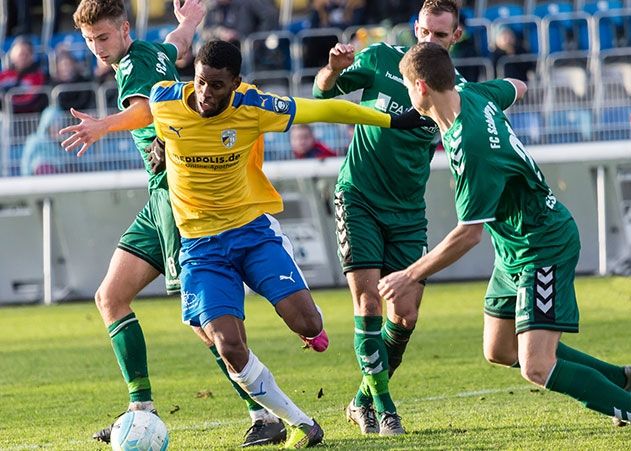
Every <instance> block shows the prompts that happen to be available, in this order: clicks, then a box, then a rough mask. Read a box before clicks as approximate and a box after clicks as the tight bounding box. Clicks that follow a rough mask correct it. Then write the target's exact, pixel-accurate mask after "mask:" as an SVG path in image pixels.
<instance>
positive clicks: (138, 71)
mask: <svg viewBox="0 0 631 451" xmlns="http://www.w3.org/2000/svg"><path fill="white" fill-rule="evenodd" d="M150 47H154V48H153V49H150ZM163 47H164V48H163ZM163 50H167V51H168V52H170V53H171V54H176V55H177V51H176V50H174V46H172V45H171V44H161V45H159V44H147V48H145V46H143V47H142V51H138V53H136V52H134V55H133V56H132V55H128V56H127V57H125V58H123V59H122V60H121V62H120V64H119V67H118V70H119V72H120V74H121V77H120V82H119V87H118V89H119V92H120V94H119V97H120V102H121V104H122V105H123V106H124V107H127V106H129V98H130V97H146V98H149V95H150V93H151V87H152V86H153V85H154V84H156V83H157V82H159V81H162V80H164V79H165V73H166V69H165V67H164V63H163V62H161V61H160V55H166V56H167V57H169V54H168V53H166V52H163ZM169 58H170V57H169ZM173 61H175V60H173Z"/></svg>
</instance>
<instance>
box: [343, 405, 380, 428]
mask: <svg viewBox="0 0 631 451" xmlns="http://www.w3.org/2000/svg"><path fill="white" fill-rule="evenodd" d="M346 420H347V421H348V422H349V423H350V422H353V423H355V424H356V425H357V426H359V430H360V431H361V433H362V434H378V433H379V424H378V423H377V416H376V415H375V409H373V408H372V406H368V407H366V406H359V407H357V406H355V403H354V402H353V401H352V400H351V402H350V404H349V405H348V406H347V407H346Z"/></svg>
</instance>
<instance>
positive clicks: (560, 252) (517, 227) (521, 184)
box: [443, 80, 580, 273]
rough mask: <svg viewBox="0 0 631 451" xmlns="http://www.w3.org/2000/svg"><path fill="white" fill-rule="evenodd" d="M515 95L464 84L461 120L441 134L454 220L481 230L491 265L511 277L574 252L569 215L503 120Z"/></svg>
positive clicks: (511, 90)
mask: <svg viewBox="0 0 631 451" xmlns="http://www.w3.org/2000/svg"><path fill="white" fill-rule="evenodd" d="M515 96H516V89H515V87H514V86H513V84H512V83H510V82H507V81H504V80H494V81H489V82H484V83H467V84H465V85H464V86H462V87H461V88H460V99H461V111H460V114H459V115H458V117H457V118H456V120H455V121H454V123H453V124H452V126H451V127H450V128H449V130H447V132H446V133H445V134H444V135H443V145H444V147H445V151H446V152H447V156H448V159H449V166H450V169H451V172H452V174H453V176H454V179H455V196H456V212H457V215H458V220H459V222H460V223H462V224H475V223H484V226H485V228H486V229H487V230H488V231H489V233H490V234H491V239H492V241H493V246H494V248H495V265H496V266H497V267H499V268H500V269H503V270H505V271H507V272H509V273H515V272H517V271H519V270H521V269H522V268H523V267H524V266H526V265H535V266H536V267H543V266H548V265H551V264H554V263H561V262H563V261H565V260H567V259H569V258H572V257H574V256H575V255H576V254H577V253H578V252H579V249H580V243H579V239H578V232H577V229H576V225H575V223H574V219H573V218H572V215H571V214H570V212H569V211H568V210H567V208H565V206H564V205H563V204H561V203H560V202H559V201H558V200H557V199H556V198H555V197H554V194H552V191H551V190H550V188H549V187H548V185H547V184H546V181H545V179H544V176H543V173H542V172H541V170H540V169H539V167H538V166H537V164H536V163H535V162H534V160H533V159H532V157H531V156H530V155H529V154H528V153H527V152H526V150H525V148H524V145H523V144H522V143H521V142H520V141H519V139H518V138H517V136H516V135H515V133H514V131H513V130H512V128H511V126H510V123H509V122H508V119H507V118H506V116H505V115H504V113H503V110H504V109H505V108H508V107H509V106H510V105H512V104H513V103H514V101H515Z"/></svg>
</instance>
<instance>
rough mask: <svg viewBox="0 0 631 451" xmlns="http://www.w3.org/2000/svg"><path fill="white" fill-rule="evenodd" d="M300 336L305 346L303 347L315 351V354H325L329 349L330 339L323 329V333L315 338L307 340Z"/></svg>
mask: <svg viewBox="0 0 631 451" xmlns="http://www.w3.org/2000/svg"><path fill="white" fill-rule="evenodd" d="M299 336H300V339H301V340H302V341H303V342H304V344H305V345H304V346H303V348H304V349H313V350H314V351H315V352H324V351H326V350H327V348H328V347H329V337H328V335H327V334H326V331H325V330H324V329H322V332H320V333H319V334H318V335H316V336H315V337H313V338H307V337H305V336H302V335H299Z"/></svg>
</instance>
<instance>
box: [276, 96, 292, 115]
mask: <svg viewBox="0 0 631 451" xmlns="http://www.w3.org/2000/svg"><path fill="white" fill-rule="evenodd" d="M274 111H276V112H277V113H281V114H284V113H286V112H287V111H289V102H288V101H287V100H284V99H279V98H278V97H274Z"/></svg>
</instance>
